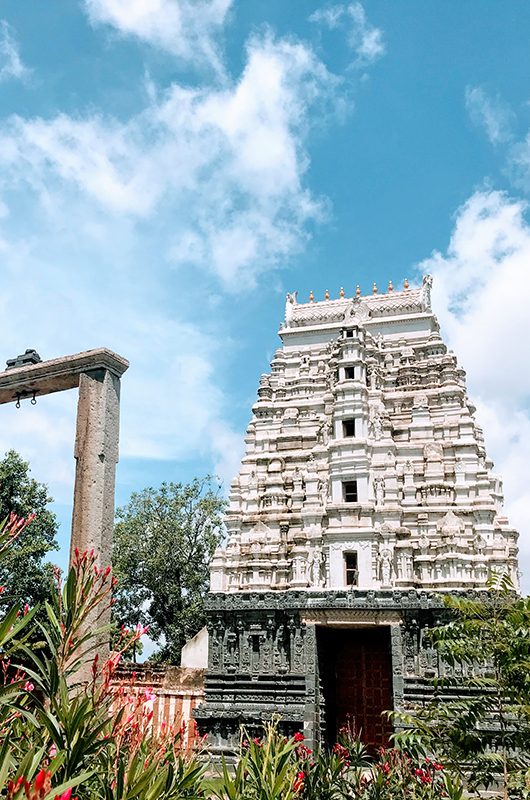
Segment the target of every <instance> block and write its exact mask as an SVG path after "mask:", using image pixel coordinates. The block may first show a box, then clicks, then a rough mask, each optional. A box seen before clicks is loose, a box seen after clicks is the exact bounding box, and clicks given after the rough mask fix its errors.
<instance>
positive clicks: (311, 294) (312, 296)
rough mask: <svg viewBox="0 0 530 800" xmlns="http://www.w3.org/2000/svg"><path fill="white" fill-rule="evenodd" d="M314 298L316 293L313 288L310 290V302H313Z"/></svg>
mask: <svg viewBox="0 0 530 800" xmlns="http://www.w3.org/2000/svg"><path fill="white" fill-rule="evenodd" d="M314 299H315V295H314V294H313V290H312V289H311V291H310V292H309V302H310V303H312V302H313V300H314Z"/></svg>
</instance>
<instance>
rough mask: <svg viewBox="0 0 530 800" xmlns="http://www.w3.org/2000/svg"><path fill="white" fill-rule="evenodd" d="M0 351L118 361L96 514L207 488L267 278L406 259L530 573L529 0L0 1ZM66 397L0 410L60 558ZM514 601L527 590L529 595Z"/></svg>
mask: <svg viewBox="0 0 530 800" xmlns="http://www.w3.org/2000/svg"><path fill="white" fill-rule="evenodd" d="M0 19H1V22H0V111H1V118H0V120H1V121H0V265H1V277H2V289H1V292H0V311H1V314H0V326H1V342H2V348H1V354H0V355H1V357H2V359H7V358H9V357H12V356H14V355H16V354H17V353H20V352H23V351H24V349H25V348H26V347H35V348H36V349H37V350H38V351H39V352H40V354H41V356H42V357H43V358H52V357H54V356H58V355H63V354H67V353H73V352H77V351H79V350H85V349H89V348H92V347H98V346H107V347H110V348H111V349H113V350H116V351H117V352H118V353H120V354H122V355H124V356H126V357H127V358H128V359H129V360H130V362H131V367H130V370H129V372H128V373H127V374H126V376H125V377H124V380H123V393H122V437H121V461H120V464H119V469H118V487H117V492H118V503H120V504H122V503H124V502H126V500H127V499H128V497H129V495H130V493H131V491H134V490H137V489H141V488H143V487H144V486H147V485H158V484H159V483H160V482H161V481H162V480H164V479H165V480H187V479H189V478H191V477H193V476H194V475H202V474H206V473H208V472H214V473H216V474H218V475H219V476H220V477H221V478H222V479H223V480H225V481H226V480H229V479H230V477H231V476H232V474H233V473H234V472H235V470H236V466H237V463H238V459H239V455H240V451H241V443H242V434H243V432H244V429H245V427H246V424H247V422H248V417H249V412H250V406H251V404H252V402H253V400H254V398H255V390H256V386H257V381H258V377H259V374H260V373H261V372H263V371H265V370H266V369H267V367H268V363H269V360H270V358H271V356H272V354H273V352H274V350H275V348H276V347H277V346H278V339H277V336H276V331H277V328H278V324H279V322H280V321H281V318H282V316H283V307H284V300H283V298H284V295H285V292H286V291H293V290H296V289H297V290H298V291H299V294H300V296H301V297H304V296H307V295H308V293H309V290H310V289H313V290H314V292H315V294H316V296H317V297H323V294H324V291H325V289H326V288H327V289H329V290H330V292H331V294H332V295H338V291H339V287H340V286H344V288H345V290H346V291H347V293H348V292H351V293H353V291H354V287H355V285H356V284H357V283H360V284H361V286H362V287H363V288H364V289H365V290H369V288H370V287H371V285H372V282H373V281H374V280H376V281H377V282H378V283H379V284H380V285H381V286H384V285H386V283H387V282H388V280H389V279H392V280H393V281H394V283H395V284H399V283H400V282H401V281H402V280H403V278H404V277H406V276H408V277H409V278H410V279H416V280H417V279H418V276H419V275H421V273H422V272H425V271H429V272H431V273H432V274H433V275H434V277H435V289H434V295H433V297H434V305H435V309H436V311H437V313H438V315H439V318H440V321H441V323H442V327H443V330H444V334H445V337H446V339H447V340H448V343H449V345H450V346H451V347H452V348H454V350H455V351H456V353H457V355H458V357H459V359H460V363H461V364H462V366H463V367H464V368H465V369H466V370H467V373H468V382H469V389H470V394H471V396H472V397H473V399H474V400H475V402H476V403H477V406H478V414H479V419H480V422H481V423H482V424H483V426H484V428H485V431H486V437H487V438H486V443H487V446H488V449H489V452H490V454H491V455H492V457H493V458H494V460H495V463H496V469H497V471H498V472H500V473H501V475H502V476H503V478H504V481H505V491H506V498H507V503H506V505H507V510H508V513H509V515H510V518H511V520H512V521H513V522H514V523H515V524H516V525H517V526H518V527H519V529H520V531H521V550H522V559H521V561H522V567H523V569H525V570H526V572H527V573H528V572H530V523H529V522H528V516H529V514H528V511H529V509H530V489H529V481H528V478H527V472H526V470H527V461H528V460H529V457H530V410H529V395H530V368H529V352H528V351H529V339H530V226H529V219H530V218H529V216H528V207H527V203H528V196H529V193H530V105H529V100H530V48H529V46H528V43H529V41H530V6H529V5H528V3H527V2H523V0H510V2H508V3H504V4H500V3H499V2H498V1H497V0H482V2H481V3H480V11H479V13H477V3H476V0H460V2H459V3H442V2H430V1H429V2H425V0H409V2H407V3H396V2H395V0H370V1H369V2H368V1H367V2H365V3H364V5H361V3H357V2H352V3H344V4H333V3H332V4H323V3H321V2H316V1H315V0H287V2H286V0H46V2H42V0H0ZM75 402H76V398H75V393H67V394H61V395H57V396H51V397H47V398H43V399H42V400H41V401H40V402H39V403H38V404H37V406H36V407H31V406H29V405H28V404H26V405H25V406H24V407H23V408H22V409H20V410H19V411H17V410H16V409H15V408H14V407H5V408H3V409H2V413H1V415H0V451H2V452H3V451H5V450H6V449H7V448H9V447H15V448H16V449H18V450H19V451H20V452H21V453H22V454H23V455H24V456H25V457H27V458H28V459H29V460H30V461H31V464H32V467H33V471H34V474H35V476H36V477H37V478H39V479H40V480H44V481H46V482H47V483H48V484H49V486H50V489H51V492H52V494H53V496H54V497H55V499H56V509H57V512H58V514H59V517H60V519H61V523H62V525H61V544H62V548H63V549H62V552H61V553H60V554H58V556H57V557H58V559H59V560H60V561H62V563H64V557H65V547H66V543H67V541H68V536H69V531H68V525H69V514H70V502H71V492H72V481H73V458H72V446H73V433H74V421H75ZM526 587H527V588H529V581H528V580H527V581H526Z"/></svg>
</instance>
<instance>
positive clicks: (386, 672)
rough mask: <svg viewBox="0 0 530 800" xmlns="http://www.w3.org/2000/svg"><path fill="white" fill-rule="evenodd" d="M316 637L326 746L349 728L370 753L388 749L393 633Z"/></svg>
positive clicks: (323, 632) (329, 632)
mask: <svg viewBox="0 0 530 800" xmlns="http://www.w3.org/2000/svg"><path fill="white" fill-rule="evenodd" d="M317 637H318V638H317V641H318V659H319V671H320V678H321V687H322V692H323V695H324V717H325V734H326V739H327V743H328V744H329V745H330V746H332V745H333V744H334V743H335V742H336V741H337V734H338V732H339V730H340V729H341V728H342V727H345V726H347V727H349V728H350V729H352V730H354V731H355V732H356V733H357V734H359V735H360V738H361V740H362V741H363V742H364V743H365V744H366V745H368V747H369V748H370V749H371V750H375V749H376V748H378V747H381V746H383V747H386V746H387V745H388V743H389V737H390V734H391V733H392V725H391V723H390V722H389V721H388V720H387V719H386V717H384V716H382V712H383V711H388V710H389V709H392V708H393V699H392V659H391V649H390V647H391V644H390V628H388V627H383V626H381V627H377V628H376V627H374V628H369V627H366V628H364V627H363V628H347V629H341V630H337V629H333V628H325V627H318V628H317Z"/></svg>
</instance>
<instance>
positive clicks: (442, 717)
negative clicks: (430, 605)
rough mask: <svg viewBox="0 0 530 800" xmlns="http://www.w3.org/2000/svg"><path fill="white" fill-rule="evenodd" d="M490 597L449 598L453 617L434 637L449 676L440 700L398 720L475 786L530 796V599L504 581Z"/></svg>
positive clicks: (492, 587)
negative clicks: (498, 786)
mask: <svg viewBox="0 0 530 800" xmlns="http://www.w3.org/2000/svg"><path fill="white" fill-rule="evenodd" d="M488 588H489V591H487V592H480V593H479V592H477V593H474V594H472V595H466V594H464V595H461V596H458V595H449V596H447V597H446V598H445V605H446V606H447V608H448V609H450V614H451V618H450V621H448V622H447V623H446V624H443V625H439V626H437V627H435V628H433V629H432V631H431V632H430V639H431V640H432V642H433V644H434V646H435V647H436V649H437V651H438V653H439V656H440V660H441V662H442V664H444V665H445V672H446V676H445V677H443V678H439V679H436V680H435V681H434V687H433V688H434V700H433V702H432V703H430V704H428V705H427V706H426V707H424V708H422V709H418V711H417V712H416V713H413V714H402V713H401V714H400V713H396V714H394V718H395V719H396V720H397V721H398V723H401V724H404V725H405V726H406V727H407V728H408V730H406V731H405V733H404V734H401V735H399V734H398V736H397V740H398V741H399V740H400V739H402V740H404V741H406V740H407V738H408V737H410V735H411V731H412V736H413V737H414V736H417V737H418V738H419V739H420V740H421V741H423V742H424V743H425V745H426V746H427V747H428V749H430V750H431V751H432V752H435V753H437V755H438V757H439V758H441V759H443V760H444V761H445V762H446V763H448V764H450V765H451V766H452V767H453V768H454V769H460V770H462V771H463V772H464V773H465V774H466V776H467V777H468V778H469V785H470V786H471V787H472V788H475V787H478V786H480V785H483V786H486V787H487V786H489V785H491V784H492V783H495V782H496V783H498V784H500V786H501V789H502V796H503V797H504V798H505V800H508V798H525V799H526V798H530V598H523V597H520V596H518V595H517V594H516V592H515V590H514V587H513V584H512V583H511V581H510V579H509V578H508V577H506V576H502V577H494V578H492V579H491V581H490V584H489V587H488Z"/></svg>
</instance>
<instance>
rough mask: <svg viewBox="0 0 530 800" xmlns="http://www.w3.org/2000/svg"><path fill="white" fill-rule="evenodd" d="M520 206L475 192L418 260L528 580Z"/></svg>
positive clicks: (526, 266) (529, 433)
mask: <svg viewBox="0 0 530 800" xmlns="http://www.w3.org/2000/svg"><path fill="white" fill-rule="evenodd" d="M526 211H527V206H526V203H524V202H522V201H520V200H515V199H512V198H510V197H508V196H507V195H505V194H504V193H502V192H498V191H479V192H476V193H475V194H474V195H473V196H472V197H471V198H470V199H469V200H468V201H467V202H466V203H465V204H464V205H463V206H462V207H461V208H460V209H459V210H458V213H457V216H456V223H455V228H454V231H453V234H452V237H451V240H450V243H449V247H448V249H447V252H446V253H445V254H442V253H434V254H433V255H432V256H431V257H430V258H429V259H427V260H426V261H424V262H423V263H422V264H420V266H419V269H420V270H421V271H422V272H424V273H425V272H430V273H431V274H432V275H433V276H434V287H433V305H434V309H435V311H436V313H437V315H438V318H439V320H440V323H441V326H442V332H443V333H444V336H445V339H446V341H447V343H448V345H449V346H450V347H451V348H452V349H454V351H455V352H456V354H457V356H458V360H459V363H460V364H461V366H462V367H463V368H464V369H465V370H466V371H467V380H468V390H469V394H470V397H471V399H472V400H473V401H474V402H475V403H476V405H477V408H478V410H477V421H478V423H479V424H480V425H481V426H483V427H484V430H485V435H486V447H487V451H488V454H489V455H490V457H492V458H493V459H494V460H495V462H496V471H498V472H499V474H500V475H501V476H502V478H503V480H504V488H505V495H506V500H507V512H508V516H509V518H510V521H511V523H512V524H513V525H514V526H515V527H517V528H518V530H519V531H520V533H521V538H520V542H519V544H520V548H521V565H522V567H523V569H524V572H525V577H526V582H527V586H528V581H529V579H530V527H529V524H528V509H529V508H530V484H529V483H528V480H527V473H528V468H527V465H528V454H529V453H530V403H529V400H530V371H529V370H528V363H529V360H530V351H529V345H528V342H529V341H530V315H529V313H528V309H529V308H530V226H529V224H528V222H527V220H526V218H525V213H526Z"/></svg>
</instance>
